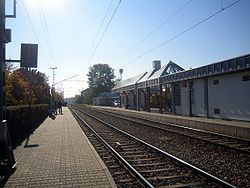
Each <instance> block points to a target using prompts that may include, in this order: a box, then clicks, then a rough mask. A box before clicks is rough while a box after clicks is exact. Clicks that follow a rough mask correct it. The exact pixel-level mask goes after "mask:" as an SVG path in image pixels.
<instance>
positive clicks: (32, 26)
mask: <svg viewBox="0 0 250 188" xmlns="http://www.w3.org/2000/svg"><path fill="white" fill-rule="evenodd" d="M21 2H22V4H23V8H24V11H25V14H26V16H27V18H28V20H29V23H30V26H31V28H32V31H33V33H34V35H35V37H36V40H37V42H38V44H39V45H38V46H39V48H40V49H41V51H42V53H43V55H44V57H45V60H46V61H45V62H46V63H47V64H48V66H49V67H50V63H49V60H48V57H47V56H46V54H45V51H44V50H43V48H42V46H41V43H40V41H39V38H38V35H37V33H36V30H35V28H34V25H33V24H32V21H31V18H30V16H29V13H28V10H27V8H26V6H25V3H24V2H23V1H21Z"/></svg>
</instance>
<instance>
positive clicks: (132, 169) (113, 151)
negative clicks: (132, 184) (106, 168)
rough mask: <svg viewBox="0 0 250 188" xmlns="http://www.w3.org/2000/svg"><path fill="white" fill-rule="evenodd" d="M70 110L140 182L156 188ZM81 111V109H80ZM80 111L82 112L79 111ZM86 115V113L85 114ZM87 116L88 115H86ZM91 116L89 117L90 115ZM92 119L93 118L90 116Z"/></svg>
mask: <svg viewBox="0 0 250 188" xmlns="http://www.w3.org/2000/svg"><path fill="white" fill-rule="evenodd" d="M70 110H71V111H72V112H73V113H74V114H75V115H76V116H77V118H78V119H79V120H80V121H81V122H82V123H84V124H85V125H86V126H87V127H88V128H89V129H90V130H91V131H92V132H93V133H94V134H95V135H96V136H97V137H98V139H100V140H101V141H102V142H103V143H104V144H105V145H106V146H107V147H108V148H109V149H110V150H111V152H112V153H113V154H114V155H115V156H116V157H117V158H118V159H119V161H121V162H122V164H124V165H125V166H126V167H127V168H128V169H129V170H130V171H131V172H132V173H133V175H134V176H136V177H137V178H138V179H139V181H140V182H141V183H142V184H144V185H145V186H147V187H150V188H154V186H153V185H152V184H151V183H149V182H148V180H146V179H145V178H144V177H143V176H142V175H141V174H140V173H139V172H138V171H137V170H136V169H135V168H134V167H133V166H131V165H130V164H129V163H128V162H127V161H126V160H125V159H124V158H123V157H122V156H121V155H120V154H119V153H118V152H117V151H116V150H115V149H114V148H113V147H112V146H111V145H110V144H108V143H107V142H106V141H105V140H104V139H103V138H102V137H101V136H100V135H99V134H98V133H97V132H96V131H95V130H94V129H93V128H92V127H91V126H90V125H89V124H88V123H87V122H86V121H85V120H84V119H82V118H81V117H80V116H79V115H78V114H77V113H76V111H75V110H73V109H72V108H70ZM78 110H79V109H78ZM79 111H80V110H79ZM82 113H84V112H82ZM85 114H86V113H85ZM86 115H87V114H86ZM88 116H89V115H88ZM90 117H91V116H90Z"/></svg>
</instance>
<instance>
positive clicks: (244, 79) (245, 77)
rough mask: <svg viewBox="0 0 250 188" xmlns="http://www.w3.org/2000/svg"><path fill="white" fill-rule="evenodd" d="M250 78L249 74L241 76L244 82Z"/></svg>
mask: <svg viewBox="0 0 250 188" xmlns="http://www.w3.org/2000/svg"><path fill="white" fill-rule="evenodd" d="M249 80H250V75H244V76H242V81H243V82H245V81H249Z"/></svg>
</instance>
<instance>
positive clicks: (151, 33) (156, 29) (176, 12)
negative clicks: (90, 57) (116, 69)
mask: <svg viewBox="0 0 250 188" xmlns="http://www.w3.org/2000/svg"><path fill="white" fill-rule="evenodd" d="M192 1H193V0H190V1H188V2H187V3H185V4H184V5H183V6H182V7H181V8H179V9H178V10H176V11H175V12H174V13H173V14H172V15H170V16H169V17H168V18H167V19H165V20H164V21H163V22H161V23H160V24H159V25H158V26H157V27H156V28H155V29H154V30H152V31H151V32H150V33H148V34H147V35H146V36H145V37H144V38H143V39H142V40H141V41H139V42H138V43H137V44H136V45H135V46H134V47H132V48H131V49H130V50H129V51H128V52H126V53H125V54H123V55H122V56H120V57H119V58H118V61H119V60H120V59H122V58H124V57H126V56H127V55H129V54H130V53H131V52H132V51H134V49H136V48H137V47H138V46H139V45H141V44H142V43H143V42H144V41H145V40H147V39H148V38H149V37H150V36H152V35H153V34H154V33H156V32H157V31H158V30H159V29H160V28H161V27H163V26H164V25H165V24H166V23H168V22H169V21H170V20H171V19H172V18H173V17H174V16H176V15H177V14H178V13H179V12H181V11H182V10H183V9H184V8H185V7H186V6H188V5H189V4H190V3H191V2H192Z"/></svg>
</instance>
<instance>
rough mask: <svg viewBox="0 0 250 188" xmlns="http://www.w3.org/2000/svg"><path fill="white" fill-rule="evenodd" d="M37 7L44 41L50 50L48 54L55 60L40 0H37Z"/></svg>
mask: <svg viewBox="0 0 250 188" xmlns="http://www.w3.org/2000/svg"><path fill="white" fill-rule="evenodd" d="M38 9H39V15H40V19H41V23H42V26H43V30H44V34H45V38H46V41H47V43H48V47H49V50H50V54H51V57H52V59H53V60H54V61H55V54H54V50H53V45H52V40H51V37H50V33H49V29H48V24H47V20H46V17H45V13H44V7H43V4H42V2H41V0H39V2H38Z"/></svg>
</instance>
